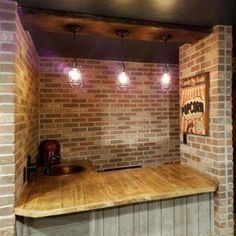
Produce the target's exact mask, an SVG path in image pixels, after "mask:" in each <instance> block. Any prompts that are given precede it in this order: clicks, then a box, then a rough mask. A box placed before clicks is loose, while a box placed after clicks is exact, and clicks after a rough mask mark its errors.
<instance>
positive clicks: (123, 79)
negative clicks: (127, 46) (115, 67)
mask: <svg viewBox="0 0 236 236" xmlns="http://www.w3.org/2000/svg"><path fill="white" fill-rule="evenodd" d="M115 32H116V35H117V36H119V37H120V38H121V50H122V62H121V67H120V72H119V75H118V78H117V82H116V86H117V89H118V90H120V91H126V90H127V88H128V86H129V84H130V80H129V76H128V75H127V73H126V71H125V63H124V38H125V37H126V36H127V35H128V34H129V31H128V30H123V29H118V30H116V31H115Z"/></svg>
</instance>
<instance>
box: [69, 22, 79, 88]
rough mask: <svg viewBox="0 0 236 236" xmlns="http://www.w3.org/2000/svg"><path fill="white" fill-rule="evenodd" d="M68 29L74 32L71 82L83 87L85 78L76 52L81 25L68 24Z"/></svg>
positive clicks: (75, 85) (70, 71)
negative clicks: (78, 63)
mask: <svg viewBox="0 0 236 236" xmlns="http://www.w3.org/2000/svg"><path fill="white" fill-rule="evenodd" d="M66 29H67V30H68V31H70V32H72V33H73V43H74V50H73V52H74V57H73V65H72V68H71V69H70V70H69V72H68V76H69V82H70V84H71V86H73V87H79V88H81V87H83V79H82V75H81V71H80V69H79V67H78V65H77V60H76V53H77V47H76V46H77V44H76V39H77V35H78V33H79V32H80V30H81V27H80V26H79V25H66Z"/></svg>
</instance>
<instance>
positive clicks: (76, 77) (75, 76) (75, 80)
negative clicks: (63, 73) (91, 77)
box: [68, 67, 82, 87]
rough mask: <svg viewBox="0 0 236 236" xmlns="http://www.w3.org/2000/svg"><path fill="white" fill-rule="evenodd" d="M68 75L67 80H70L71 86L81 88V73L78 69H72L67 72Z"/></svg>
mask: <svg viewBox="0 0 236 236" xmlns="http://www.w3.org/2000/svg"><path fill="white" fill-rule="evenodd" d="M68 75H69V79H70V82H71V83H72V84H73V85H77V86H79V87H81V86H82V76H81V72H80V70H79V69H77V68H76V67H73V68H72V69H71V70H70V71H69V72H68Z"/></svg>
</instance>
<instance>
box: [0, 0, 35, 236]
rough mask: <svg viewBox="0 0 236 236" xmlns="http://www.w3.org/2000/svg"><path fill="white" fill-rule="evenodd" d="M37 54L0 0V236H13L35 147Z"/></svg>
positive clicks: (12, 9)
mask: <svg viewBox="0 0 236 236" xmlns="http://www.w3.org/2000/svg"><path fill="white" fill-rule="evenodd" d="M37 64H38V62H37V53H36V51H35V49H34V46H33V43H32V41H31V39H30V37H29V35H28V33H26V32H25V31H24V30H23V28H22V26H21V23H20V21H19V18H18V16H17V5H16V3H15V2H14V1H7V0H0V235H14V225H15V216H14V204H15V200H16V198H17V197H18V195H19V193H20V192H21V191H22V188H23V167H24V165H25V161H26V157H27V155H28V154H32V155H35V154H36V150H37V145H38V133H39V130H38V120H39V119H38V118H39V116H38V110H39V109H38V104H39V102H38V97H39V93H38V87H39V77H38V74H37V72H36V70H37Z"/></svg>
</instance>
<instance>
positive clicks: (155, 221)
mask: <svg viewBox="0 0 236 236" xmlns="http://www.w3.org/2000/svg"><path fill="white" fill-rule="evenodd" d="M147 212H148V217H147V219H148V236H158V235H161V202H160V201H153V202H148V209H147Z"/></svg>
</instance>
